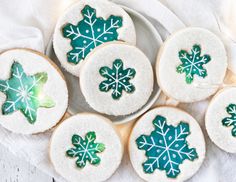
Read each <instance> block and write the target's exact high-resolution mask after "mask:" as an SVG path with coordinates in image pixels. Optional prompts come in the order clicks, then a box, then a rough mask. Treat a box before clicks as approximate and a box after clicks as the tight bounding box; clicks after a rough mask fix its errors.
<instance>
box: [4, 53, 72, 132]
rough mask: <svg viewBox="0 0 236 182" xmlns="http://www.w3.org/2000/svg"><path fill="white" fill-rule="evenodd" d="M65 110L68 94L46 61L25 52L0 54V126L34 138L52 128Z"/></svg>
mask: <svg viewBox="0 0 236 182" xmlns="http://www.w3.org/2000/svg"><path fill="white" fill-rule="evenodd" d="M67 106H68V90H67V86H66V82H65V80H64V77H63V76H62V74H61V72H60V70H59V69H58V68H57V67H56V65H54V64H53V63H52V61H51V60H49V58H47V57H46V56H44V55H42V54H41V53H38V52H35V51H32V50H28V49H12V50H8V51H6V52H3V53H2V54H0V110H1V111H0V124H1V125H2V126H3V127H4V128H6V129H8V130H10V131H12V132H14V133H22V134H33V133H39V132H44V131H46V130H48V129H50V128H52V127H53V126H55V125H56V124H57V123H58V122H59V121H60V119H61V118H62V117H63V115H64V113H65V112H66V109H67Z"/></svg>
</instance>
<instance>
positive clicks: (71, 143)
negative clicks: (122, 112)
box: [49, 113, 123, 182]
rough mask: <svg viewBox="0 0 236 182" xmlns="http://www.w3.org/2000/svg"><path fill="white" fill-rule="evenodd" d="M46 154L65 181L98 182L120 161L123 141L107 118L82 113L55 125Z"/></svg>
mask: <svg viewBox="0 0 236 182" xmlns="http://www.w3.org/2000/svg"><path fill="white" fill-rule="evenodd" d="M49 154H50V159H51V162H52V164H53V166H54V168H55V170H56V171H57V172H58V173H59V174H60V175H61V176H63V177H64V178H65V179H67V180H68V181H70V182H77V181H80V182H88V181H98V182H99V181H105V180H107V179H108V178H109V177H110V176H111V175H112V174H113V173H114V172H115V171H116V169H117V168H118V166H119V165H120V162H121V159H122V155H123V145H122V143H121V139H120V137H119V134H118V133H117V131H116V130H115V128H114V127H113V126H112V123H111V121H110V120H108V119H106V118H104V117H102V116H99V115H95V114H89V113H82V114H77V115H75V116H72V117H70V118H68V119H67V120H65V121H64V122H63V123H62V124H60V125H59V126H58V127H57V128H56V130H55V131H54V133H53V135H52V138H51V144H50V151H49Z"/></svg>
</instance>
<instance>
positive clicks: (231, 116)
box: [205, 87, 236, 153]
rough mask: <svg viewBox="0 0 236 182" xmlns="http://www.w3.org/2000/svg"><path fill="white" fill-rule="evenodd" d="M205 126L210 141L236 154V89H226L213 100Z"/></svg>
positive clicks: (206, 116) (207, 113)
mask: <svg viewBox="0 0 236 182" xmlns="http://www.w3.org/2000/svg"><path fill="white" fill-rule="evenodd" d="M205 125H206V129H207V133H208V135H209V137H210V139H211V140H212V141H213V142H214V143H215V144H216V145H217V146H218V147H220V148H221V149H222V150H224V151H227V152H230V153H236V88H235V87H231V88H224V89H222V90H220V91H219V92H218V93H217V94H216V95H215V96H214V97H213V98H212V100H211V102H210V104H209V106H208V109H207V112H206V115H205Z"/></svg>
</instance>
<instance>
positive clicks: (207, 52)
mask: <svg viewBox="0 0 236 182" xmlns="http://www.w3.org/2000/svg"><path fill="white" fill-rule="evenodd" d="M226 69H227V56H226V50H225V48H224V45H223V43H222V41H221V40H220V39H219V38H218V37H217V36H216V35H215V34H213V33H212V32H210V31H208V30H206V29H203V28H186V29H183V30H180V31H178V32H176V33H174V34H173V35H172V36H170V37H169V38H168V39H167V41H166V42H165V43H164V45H163V46H162V48H161V49H160V52H159V54H158V58H157V65H156V73H157V79H158V83H159V86H160V87H161V88H162V90H163V92H164V93H165V94H166V95H167V96H169V97H171V98H173V99H175V100H178V101H180V102H196V101H200V100H204V99H206V98H207V97H209V96H211V95H213V94H214V93H215V92H216V91H217V89H218V88H219V87H220V85H221V84H222V83H223V79H224V77H225V74H226Z"/></svg>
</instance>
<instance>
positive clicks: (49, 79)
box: [0, 0, 236, 182]
mask: <svg viewBox="0 0 236 182" xmlns="http://www.w3.org/2000/svg"><path fill="white" fill-rule="evenodd" d="M53 48H54V51H55V54H56V56H57V58H58V60H59V61H60V64H61V66H62V67H63V68H64V69H65V70H66V71H67V72H69V73H71V74H72V75H74V76H75V77H78V79H77V80H78V82H75V83H73V84H79V85H80V89H81V92H82V94H83V97H84V98H85V100H86V102H87V103H88V105H89V106H90V107H91V108H92V109H93V110H94V111H96V112H94V113H91V112H84V113H77V114H73V116H70V117H69V118H67V119H65V120H64V119H62V118H63V116H64V115H65V114H67V115H71V113H68V112H67V106H68V89H67V85H66V81H65V78H64V76H63V74H62V72H61V71H60V69H59V67H57V66H56V65H55V64H54V63H53V61H51V60H50V59H49V58H48V57H46V56H45V55H43V54H41V53H38V52H36V51H33V50H29V49H20V48H17V49H12V50H8V51H5V52H3V53H2V54H1V55H0V73H1V74H0V108H1V112H0V123H1V125H2V126H3V127H5V128H6V129H8V130H10V131H12V132H14V133H20V134H37V133H42V132H45V131H47V130H49V129H52V128H53V127H55V126H56V125H57V127H56V128H55V130H54V131H53V134H52V137H51V142H50V150H49V156H50V159H51V163H52V164H53V166H54V168H55V170H56V171H57V172H58V173H59V174H60V175H61V176H63V177H64V178H65V179H66V180H68V181H71V182H76V181H82V182H90V181H105V180H107V179H108V178H110V177H111V176H112V174H113V173H114V172H115V171H116V170H117V168H118V167H119V165H120V163H121V160H122V156H123V151H124V143H123V142H122V140H121V137H120V132H119V130H118V129H117V127H116V126H115V124H114V123H113V122H112V121H111V120H110V119H108V118H107V117H104V116H115V117H116V116H129V115H132V114H133V113H135V112H137V111H138V110H140V109H142V108H143V107H145V105H147V103H148V100H149V99H150V96H151V95H152V93H153V90H154V85H155V84H158V85H159V87H160V89H161V90H162V91H163V93H164V94H165V95H166V96H167V97H169V98H170V99H172V100H175V101H176V102H177V103H193V102H197V101H201V100H205V99H207V98H209V97H210V96H213V95H215V96H214V97H213V98H212V101H211V102H210V104H209V107H208V109H207V112H206V117H205V121H206V129H207V132H208V134H209V136H210V138H211V139H212V141H213V142H214V143H215V144H216V145H218V146H219V147H220V148H221V149H223V150H225V151H227V152H232V153H236V140H235V137H236V89H235V88H234V87H230V88H224V89H222V90H220V91H218V90H219V89H221V88H222V87H223V86H224V78H225V75H226V71H227V56H226V50H225V48H224V45H223V43H222V41H221V40H220V39H219V38H218V37H217V36H216V35H215V34H213V33H212V32H210V31H208V30H206V29H202V28H196V27H190V28H186V29H183V30H180V31H178V32H176V33H175V34H173V35H171V36H170V37H169V38H168V39H167V40H166V41H165V42H164V44H163V45H162V47H161V48H160V49H159V50H157V51H158V56H157V63H156V67H153V66H152V65H151V61H150V60H149V58H148V57H147V56H146V55H145V54H144V53H143V52H142V51H141V50H140V49H139V48H137V47H136V30H135V25H134V23H133V21H132V19H131V17H130V16H129V14H128V13H127V12H126V11H125V10H124V9H123V8H122V7H121V6H119V5H117V4H114V3H112V2H110V1H107V0H80V1H79V2H78V3H76V4H74V5H72V6H71V7H70V8H69V9H67V10H66V11H65V12H64V14H63V15H61V17H60V18H59V20H58V22H57V25H56V27H55V32H54V36H53ZM156 80H157V81H156ZM155 82H156V83H155ZM216 92H218V93H217V94H216ZM150 107H151V105H150V106H149V108H150ZM142 114H143V113H142ZM131 122H132V121H131ZM59 123H60V124H59ZM53 129H54V128H53ZM127 140H128V139H127ZM128 143H129V147H128V148H129V155H130V162H131V163H132V166H133V168H134V170H135V171H136V172H137V174H138V175H139V176H140V177H141V178H142V179H144V180H146V181H161V182H169V181H185V180H187V179H189V178H190V177H192V176H193V175H194V174H195V173H196V172H197V171H198V169H199V168H200V166H201V165H202V163H203V161H204V158H205V153H206V147H205V140H204V136H203V133H202V130H201V128H200V126H199V124H198V122H197V121H196V120H195V119H194V118H193V117H192V116H191V115H189V114H188V113H186V112H185V111H182V110H180V109H179V108H177V107H170V106H161V107H156V108H154V109H152V110H149V111H147V112H146V113H145V114H143V115H142V116H141V117H140V118H138V119H137V121H136V124H135V125H134V127H133V129H132V132H131V133H130V137H129V142H128Z"/></svg>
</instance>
